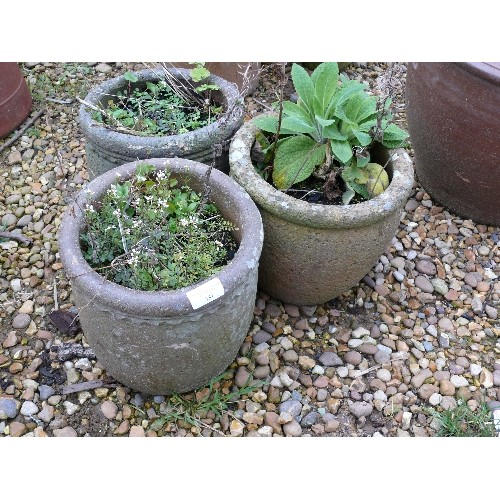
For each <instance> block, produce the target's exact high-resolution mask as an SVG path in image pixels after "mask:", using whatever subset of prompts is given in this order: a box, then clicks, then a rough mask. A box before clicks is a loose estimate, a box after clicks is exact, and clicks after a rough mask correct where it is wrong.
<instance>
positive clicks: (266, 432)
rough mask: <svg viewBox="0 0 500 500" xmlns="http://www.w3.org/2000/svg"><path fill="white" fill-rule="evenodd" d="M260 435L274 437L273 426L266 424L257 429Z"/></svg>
mask: <svg viewBox="0 0 500 500" xmlns="http://www.w3.org/2000/svg"><path fill="white" fill-rule="evenodd" d="M257 432H258V434H259V436H262V437H272V435H273V428H272V427H271V426H270V425H264V426H263V427H261V428H260V429H258V430H257Z"/></svg>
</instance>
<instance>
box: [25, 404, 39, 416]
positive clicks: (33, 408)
mask: <svg viewBox="0 0 500 500" xmlns="http://www.w3.org/2000/svg"><path fill="white" fill-rule="evenodd" d="M39 411H40V409H39V408H38V406H37V405H36V404H35V403H33V402H32V401H25V402H24V403H23V404H22V406H21V415H24V416H25V417H28V416H31V415H36V414H37V413H38V412H39Z"/></svg>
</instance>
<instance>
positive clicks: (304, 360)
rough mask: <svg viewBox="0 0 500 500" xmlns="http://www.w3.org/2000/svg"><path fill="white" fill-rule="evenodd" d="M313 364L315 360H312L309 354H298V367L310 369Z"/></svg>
mask: <svg viewBox="0 0 500 500" xmlns="http://www.w3.org/2000/svg"><path fill="white" fill-rule="evenodd" d="M320 359H321V357H320ZM320 362H321V361H320ZM315 365H316V361H314V359H312V358H310V357H309V356H299V366H300V368H302V370H305V371H307V370H311V369H312V368H314V366H315Z"/></svg>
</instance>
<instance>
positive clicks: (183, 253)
mask: <svg viewBox="0 0 500 500" xmlns="http://www.w3.org/2000/svg"><path fill="white" fill-rule="evenodd" d="M84 210H85V216H86V225H87V227H86V230H85V231H82V233H81V236H80V240H81V245H82V251H83V255H84V257H85V259H86V260H87V262H88V263H89V264H90V265H91V266H92V267H93V268H94V269H95V270H96V271H97V272H100V273H101V274H103V275H104V276H106V277H107V278H108V279H110V280H112V281H114V282H115V283H119V284H121V285H123V286H127V287H129V288H133V289H139V290H175V289H177V288H180V287H184V286H188V285H191V284H193V283H196V282H197V281H200V280H202V279H204V278H207V277H209V276H211V275H212V274H214V273H216V272H217V271H218V270H219V269H220V268H221V267H222V266H223V265H225V264H226V263H227V262H228V260H230V259H231V258H232V256H233V255H234V252H235V250H236V243H235V241H234V239H233V237H232V235H231V231H232V230H233V229H234V228H233V227H232V225H231V224H230V223H229V222H228V221H226V220H225V219H224V218H223V217H222V216H221V214H220V213H219V211H218V209H217V208H216V207H215V205H213V204H210V203H205V201H204V199H203V197H202V196H201V195H200V194H198V193H196V192H194V191H193V190H191V189H190V188H189V187H188V186H187V185H180V183H179V181H178V180H177V179H176V178H174V177H172V176H171V175H170V173H169V172H168V171H166V170H165V171H164V170H160V169H158V170H157V169H155V167H153V166H151V165H148V164H146V163H142V164H139V166H138V167H137V170H136V174H135V176H133V177H132V178H131V179H130V180H127V181H125V182H118V183H116V184H113V185H112V186H111V187H110V189H109V190H108V191H107V193H106V194H105V195H104V197H103V198H102V200H101V201H100V202H99V203H98V204H96V205H95V206H94V205H92V204H87V205H86V206H85V207H84Z"/></svg>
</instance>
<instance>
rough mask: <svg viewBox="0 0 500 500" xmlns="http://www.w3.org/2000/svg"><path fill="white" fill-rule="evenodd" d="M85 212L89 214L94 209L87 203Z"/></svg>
mask: <svg viewBox="0 0 500 500" xmlns="http://www.w3.org/2000/svg"><path fill="white" fill-rule="evenodd" d="M85 211H87V212H90V213H94V212H95V210H94V207H93V206H92V205H89V204H88V203H87V204H86V205H85Z"/></svg>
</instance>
